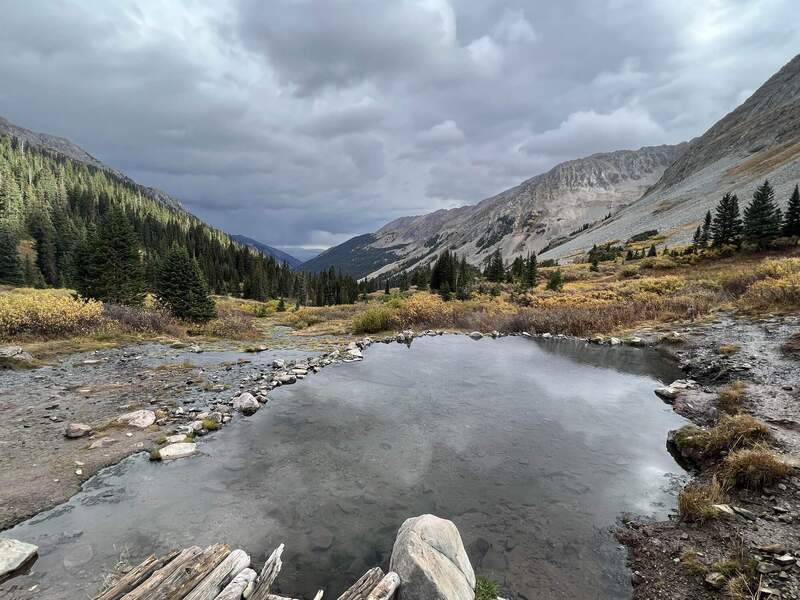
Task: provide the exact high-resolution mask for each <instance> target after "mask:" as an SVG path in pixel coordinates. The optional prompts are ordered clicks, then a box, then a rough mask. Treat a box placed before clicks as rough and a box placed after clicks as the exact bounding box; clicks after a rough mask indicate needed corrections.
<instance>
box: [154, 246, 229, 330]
mask: <svg viewBox="0 0 800 600" xmlns="http://www.w3.org/2000/svg"><path fill="white" fill-rule="evenodd" d="M156 296H157V297H158V299H159V301H160V302H161V303H162V304H163V305H164V306H166V308H167V309H168V310H169V311H170V312H171V313H172V314H173V315H175V316H176V317H178V318H180V319H186V320H187V321H197V322H204V321H209V320H211V319H213V318H214V317H215V316H216V314H217V311H216V307H215V306H214V300H213V299H212V298H211V296H209V294H208V287H207V284H206V282H205V279H204V278H203V274H202V273H201V272H200V267H199V266H198V265H197V261H196V260H194V259H193V258H191V257H190V256H189V253H188V252H186V249H184V248H179V247H176V248H173V249H172V250H171V251H170V252H169V253H168V254H167V255H166V256H165V257H164V260H163V261H162V263H161V265H160V267H159V269H158V277H157V281H156Z"/></svg>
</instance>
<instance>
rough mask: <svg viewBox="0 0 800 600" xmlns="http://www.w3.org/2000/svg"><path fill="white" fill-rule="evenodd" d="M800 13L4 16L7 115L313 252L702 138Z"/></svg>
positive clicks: (594, 10)
mask: <svg viewBox="0 0 800 600" xmlns="http://www.w3.org/2000/svg"><path fill="white" fill-rule="evenodd" d="M797 17H798V11H797V0H741V1H733V0H731V1H726V0H670V1H662V0H650V1H647V0H559V1H558V2H553V1H552V0H541V1H533V0H531V1H527V2H526V1H522V0H508V1H499V0H305V1H304V0H240V1H230V2H227V3H226V2H223V1H222V0H208V1H203V0H184V1H181V2H179V1H177V0H163V1H156V0H152V1H151V0H139V1H133V0H114V1H108V0H96V1H89V0H84V1H81V2H77V1H75V2H72V1H66V0H4V1H3V3H2V6H1V7H0V115H2V116H5V117H6V118H8V119H9V120H11V121H12V122H14V123H16V124H18V125H21V126H24V127H27V128H29V129H33V130H36V131H44V132H47V133H53V134H57V135H63V136H65V137H68V138H70V139H71V140H73V141H74V142H76V143H78V144H79V145H81V146H83V147H84V148H85V149H86V150H88V151H89V152H90V153H92V154H94V155H95V156H97V157H98V158H100V159H101V160H103V161H105V162H107V163H109V164H111V165H113V166H114V167H117V168H119V169H121V170H122V171H124V172H126V173H127V174H129V175H130V176H131V177H133V178H134V179H136V180H137V181H139V182H141V183H144V184H147V185H153V186H156V187H159V188H162V189H163V190H165V191H166V192H168V193H170V194H171V195H173V196H176V197H177V198H179V199H180V200H181V201H182V202H183V203H184V205H185V206H186V207H187V208H188V209H189V210H191V211H193V212H195V213H196V214H198V215H199V216H201V217H202V218H204V219H206V220H207V221H209V222H211V223H212V224H214V225H216V226H219V227H222V228H224V229H226V230H227V231H229V232H232V233H243V234H246V235H249V236H251V237H254V238H256V239H258V240H261V241H264V242H266V243H269V244H272V245H276V246H281V247H284V248H288V249H289V251H293V250H296V251H297V253H298V254H302V251H301V247H304V248H320V247H327V246H329V245H332V244H336V243H339V242H342V241H344V240H346V239H348V238H349V237H351V236H353V235H356V234H359V233H364V232H367V231H372V230H375V229H377V228H378V227H380V226H381V225H383V224H384V223H386V222H387V221H389V220H391V219H394V218H396V217H399V216H403V215H409V214H419V213H424V212H429V211H431V210H435V209H438V208H446V207H453V206H458V205H461V204H466V203H470V204H471V203H474V202H477V201H479V200H481V199H483V198H485V197H487V196H490V195H492V194H495V193H497V192H500V191H502V190H503V189H505V188H508V187H510V186H512V185H515V184H517V183H519V182H520V181H521V180H523V179H527V178H528V177H531V176H533V175H536V174H538V173H540V172H543V171H545V170H547V169H548V168H550V167H552V166H553V165H554V164H556V163H558V162H561V161H562V160H566V159H571V158H577V157H581V156H585V155H588V154H591V153H593V152H599V151H608V150H617V149H621V148H638V147H640V146H642V145H651V144H661V143H675V142H679V141H683V140H686V139H689V138H691V137H693V136H695V135H699V134H701V133H702V132H703V131H704V130H705V129H706V128H707V127H708V126H710V125H711V124H712V123H713V122H714V121H716V120H717V119H719V118H720V117H721V116H723V115H724V114H725V113H726V112H728V111H730V110H731V109H732V108H734V107H735V106H736V105H737V104H738V103H740V102H741V101H742V100H744V99H745V98H746V97H747V96H748V95H749V94H751V93H752V92H753V91H754V90H755V88H757V87H758V86H759V85H760V84H761V83H762V82H763V81H764V80H766V79H767V78H768V77H769V76H770V75H772V74H773V73H774V72H775V71H776V70H777V69H779V68H780V67H781V66H782V65H783V64H785V63H786V62H787V61H788V60H789V59H790V58H792V56H793V55H794V54H795V53H796V52H798V51H800V29H798V23H800V19H798V18H797Z"/></svg>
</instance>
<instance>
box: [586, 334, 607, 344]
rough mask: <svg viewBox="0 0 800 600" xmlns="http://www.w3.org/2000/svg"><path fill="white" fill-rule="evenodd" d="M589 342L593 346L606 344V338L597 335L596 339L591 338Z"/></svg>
mask: <svg viewBox="0 0 800 600" xmlns="http://www.w3.org/2000/svg"><path fill="white" fill-rule="evenodd" d="M589 341H590V342H591V343H592V344H605V343H606V338H604V337H603V336H602V335H596V336H594V337H591V338H589Z"/></svg>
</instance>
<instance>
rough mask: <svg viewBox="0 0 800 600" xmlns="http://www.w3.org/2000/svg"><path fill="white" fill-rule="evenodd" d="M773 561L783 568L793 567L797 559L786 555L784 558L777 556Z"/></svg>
mask: <svg viewBox="0 0 800 600" xmlns="http://www.w3.org/2000/svg"><path fill="white" fill-rule="evenodd" d="M773 560H774V561H775V562H776V563H778V564H779V565H780V566H782V567H788V566H789V565H793V564H794V563H795V561H796V560H797V559H796V558H795V557H794V556H792V555H791V554H784V555H782V556H776V557H775V558H774V559H773Z"/></svg>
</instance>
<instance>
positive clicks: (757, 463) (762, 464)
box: [721, 446, 790, 490]
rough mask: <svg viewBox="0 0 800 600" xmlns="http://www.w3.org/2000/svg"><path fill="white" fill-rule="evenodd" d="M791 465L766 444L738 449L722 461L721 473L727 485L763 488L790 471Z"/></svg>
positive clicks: (751, 488) (753, 488)
mask: <svg viewBox="0 0 800 600" xmlns="http://www.w3.org/2000/svg"><path fill="white" fill-rule="evenodd" d="M789 470H790V469H789V466H788V465H786V463H784V462H783V461H781V460H780V459H779V458H778V457H777V456H776V454H775V453H774V452H773V451H772V450H770V449H769V448H767V447H765V446H759V447H756V448H750V449H745V450H736V451H735V452H732V453H731V454H729V455H728V456H726V457H725V460H724V461H722V469H721V474H722V478H723V481H724V482H725V484H726V485H730V486H732V487H741V488H747V489H750V490H761V489H763V488H764V487H765V486H767V485H772V484H773V483H776V482H777V481H779V480H781V479H782V478H784V477H786V475H787V474H788V473H789Z"/></svg>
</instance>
